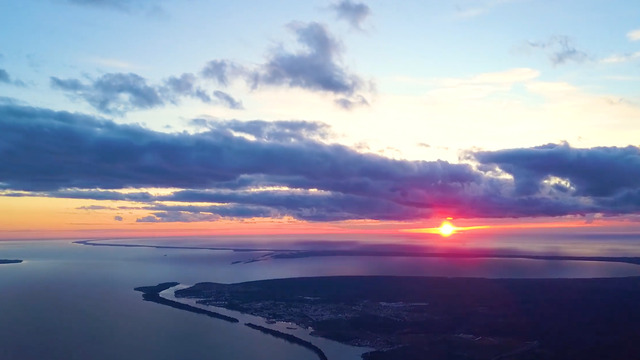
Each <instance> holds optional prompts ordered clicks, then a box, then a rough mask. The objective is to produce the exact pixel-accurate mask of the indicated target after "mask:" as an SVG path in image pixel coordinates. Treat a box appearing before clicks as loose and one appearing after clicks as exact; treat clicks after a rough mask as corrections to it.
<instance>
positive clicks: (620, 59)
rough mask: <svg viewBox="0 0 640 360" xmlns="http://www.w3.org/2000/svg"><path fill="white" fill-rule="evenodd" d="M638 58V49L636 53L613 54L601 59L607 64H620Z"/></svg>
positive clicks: (639, 52)
mask: <svg viewBox="0 0 640 360" xmlns="http://www.w3.org/2000/svg"><path fill="white" fill-rule="evenodd" d="M638 59H640V51H636V52H634V53H630V54H624V55H611V56H609V57H606V58H604V59H602V60H600V62H602V63H605V64H618V63H625V62H629V61H634V60H638Z"/></svg>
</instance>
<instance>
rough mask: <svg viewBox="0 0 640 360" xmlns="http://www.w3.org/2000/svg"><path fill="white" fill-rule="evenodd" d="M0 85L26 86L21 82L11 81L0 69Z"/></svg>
mask: <svg viewBox="0 0 640 360" xmlns="http://www.w3.org/2000/svg"><path fill="white" fill-rule="evenodd" d="M0 84H8V85H15V86H26V84H25V83H24V82H22V81H21V80H11V76H9V73H8V72H7V71H6V70H4V69H0Z"/></svg>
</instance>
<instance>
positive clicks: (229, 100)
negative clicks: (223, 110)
mask: <svg viewBox="0 0 640 360" xmlns="http://www.w3.org/2000/svg"><path fill="white" fill-rule="evenodd" d="M213 96H215V97H216V99H218V100H220V102H222V103H223V104H224V105H225V106H226V107H228V108H230V109H236V110H242V109H244V107H243V106H242V101H238V100H236V99H234V98H233V97H232V96H231V95H229V94H227V93H226V92H224V91H220V90H216V91H214V92H213Z"/></svg>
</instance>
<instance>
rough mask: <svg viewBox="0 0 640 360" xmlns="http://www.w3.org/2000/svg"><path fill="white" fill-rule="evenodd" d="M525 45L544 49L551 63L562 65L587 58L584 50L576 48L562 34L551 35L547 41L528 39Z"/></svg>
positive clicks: (579, 61)
mask: <svg viewBox="0 0 640 360" xmlns="http://www.w3.org/2000/svg"><path fill="white" fill-rule="evenodd" d="M527 46H528V47H530V48H533V49H540V50H543V51H545V52H546V53H547V55H548V56H549V60H550V61H551V63H552V64H553V65H563V64H566V63H568V62H570V61H573V62H576V63H581V62H584V61H586V60H588V58H589V56H588V55H587V53H586V52H584V51H582V50H579V49H578V48H576V46H575V45H574V44H573V41H572V40H571V39H570V38H569V37H568V36H564V35H555V36H552V37H551V38H549V40H547V41H540V42H532V41H529V42H528V43H527Z"/></svg>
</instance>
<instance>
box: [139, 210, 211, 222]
mask: <svg viewBox="0 0 640 360" xmlns="http://www.w3.org/2000/svg"><path fill="white" fill-rule="evenodd" d="M219 219H220V216H218V215H214V214H206V213H199V212H196V213H193V212H182V211H166V212H157V213H154V214H153V215H149V216H145V217H142V218H138V219H136V222H151V223H158V222H197V221H216V220H219Z"/></svg>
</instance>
